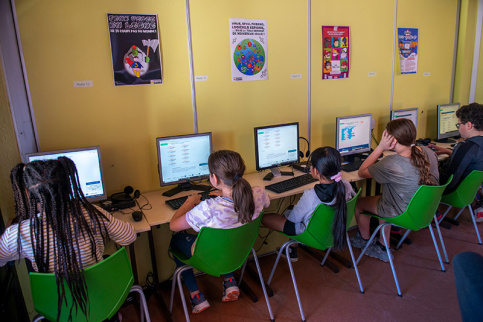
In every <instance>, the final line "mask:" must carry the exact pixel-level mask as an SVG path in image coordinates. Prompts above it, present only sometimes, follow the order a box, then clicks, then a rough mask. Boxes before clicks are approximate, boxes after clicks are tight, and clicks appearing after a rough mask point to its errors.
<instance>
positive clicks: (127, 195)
mask: <svg viewBox="0 0 483 322" xmlns="http://www.w3.org/2000/svg"><path fill="white" fill-rule="evenodd" d="M133 192H134V195H133V196H132V197H131V193H133ZM140 195H141V192H140V191H139V190H136V191H134V188H133V187H131V186H126V187H125V188H124V190H123V192H116V193H114V194H113V195H112V196H111V201H112V202H121V201H128V200H133V199H137V198H139V196H140Z"/></svg>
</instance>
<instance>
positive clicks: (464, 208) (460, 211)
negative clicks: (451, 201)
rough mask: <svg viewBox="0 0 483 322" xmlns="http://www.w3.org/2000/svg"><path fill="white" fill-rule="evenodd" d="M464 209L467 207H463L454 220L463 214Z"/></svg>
mask: <svg viewBox="0 0 483 322" xmlns="http://www.w3.org/2000/svg"><path fill="white" fill-rule="evenodd" d="M463 210H465V207H463V208H461V209H460V211H458V213H457V214H456V216H455V217H454V220H456V219H458V217H459V216H460V215H461V213H462V212H463Z"/></svg>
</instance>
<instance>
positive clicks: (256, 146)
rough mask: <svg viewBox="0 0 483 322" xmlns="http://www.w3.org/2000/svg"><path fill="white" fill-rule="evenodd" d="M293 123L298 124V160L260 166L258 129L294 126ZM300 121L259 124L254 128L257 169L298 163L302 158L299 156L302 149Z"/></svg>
mask: <svg viewBox="0 0 483 322" xmlns="http://www.w3.org/2000/svg"><path fill="white" fill-rule="evenodd" d="M293 125H296V126H297V159H296V160H293V161H292V160H291V161H287V162H282V163H279V164H273V165H270V166H268V167H260V160H259V147H258V140H257V137H258V136H257V131H258V130H262V129H270V128H275V127H284V126H293ZM299 129H300V128H299V122H292V123H283V124H275V125H266V126H257V127H255V128H254V129H253V133H254V139H255V167H256V169H257V171H262V170H266V169H272V168H277V167H282V166H285V165H291V164H294V163H297V162H299V160H300V158H299V153H298V151H300V146H299V134H300V132H299Z"/></svg>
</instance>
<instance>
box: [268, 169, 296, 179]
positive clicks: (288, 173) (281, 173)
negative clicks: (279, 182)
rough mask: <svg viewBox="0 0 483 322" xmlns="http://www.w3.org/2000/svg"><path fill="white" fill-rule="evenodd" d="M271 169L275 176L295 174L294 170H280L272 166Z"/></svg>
mask: <svg viewBox="0 0 483 322" xmlns="http://www.w3.org/2000/svg"><path fill="white" fill-rule="evenodd" d="M270 171H271V172H272V174H273V176H274V177H280V176H292V177H293V176H294V173H293V171H280V169H279V168H277V167H275V168H271V169H270Z"/></svg>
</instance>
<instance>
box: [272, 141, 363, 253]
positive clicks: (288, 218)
mask: <svg viewBox="0 0 483 322" xmlns="http://www.w3.org/2000/svg"><path fill="white" fill-rule="evenodd" d="M308 162H309V164H310V173H311V174H312V177H314V178H315V179H317V180H319V182H318V183H317V184H316V185H315V186H314V187H313V188H311V189H307V190H305V191H304V193H303V195H302V197H300V200H299V201H298V202H297V204H296V205H295V206H294V207H293V209H291V210H289V211H286V212H285V213H284V215H283V216H281V215H280V214H274V213H272V214H265V215H264V216H263V219H262V223H263V225H264V226H265V227H268V228H270V229H274V230H278V231H282V232H283V233H284V234H287V235H300V234H301V233H303V232H304V231H305V228H306V227H307V224H308V223H309V220H310V217H312V214H313V212H314V210H315V208H317V206H318V205H319V204H326V205H329V206H332V207H333V208H334V210H335V216H334V222H333V225H332V237H333V241H334V248H335V249H338V250H339V249H343V248H345V247H346V238H345V233H346V221H347V204H346V201H347V200H349V199H351V198H352V197H354V196H355V192H354V190H353V189H352V186H351V185H350V183H349V182H348V181H347V180H345V179H342V174H341V172H340V166H341V156H340V153H339V151H337V150H336V149H334V148H332V147H328V146H326V147H322V148H318V149H316V150H315V151H313V152H312V153H311V154H310V157H309V161H308ZM282 255H284V254H283V253H282ZM289 256H290V260H291V261H292V262H295V261H297V260H298V257H297V248H296V246H291V247H290V249H289Z"/></svg>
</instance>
